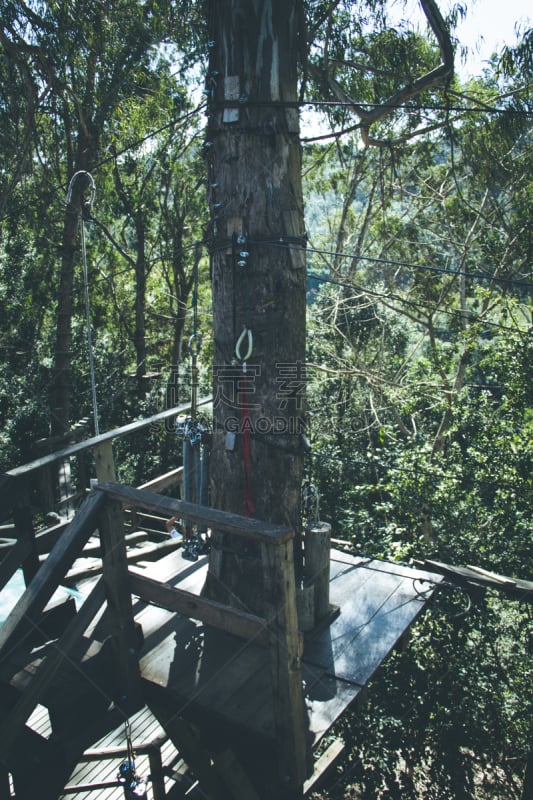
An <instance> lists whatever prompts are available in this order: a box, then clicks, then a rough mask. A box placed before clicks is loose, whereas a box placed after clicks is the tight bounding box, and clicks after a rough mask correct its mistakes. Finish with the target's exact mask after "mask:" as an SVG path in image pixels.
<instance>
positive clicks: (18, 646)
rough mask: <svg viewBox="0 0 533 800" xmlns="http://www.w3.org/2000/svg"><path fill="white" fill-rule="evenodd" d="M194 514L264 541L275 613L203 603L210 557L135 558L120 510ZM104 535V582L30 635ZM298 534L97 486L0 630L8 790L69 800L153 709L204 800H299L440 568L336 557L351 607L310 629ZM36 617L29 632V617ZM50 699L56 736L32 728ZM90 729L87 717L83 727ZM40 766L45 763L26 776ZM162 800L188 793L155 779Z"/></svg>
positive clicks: (337, 575) (334, 580) (334, 593)
mask: <svg viewBox="0 0 533 800" xmlns="http://www.w3.org/2000/svg"><path fill="white" fill-rule="evenodd" d="M125 508H127V509H130V510H131V509H143V510H144V511H152V512H156V511H157V512H158V513H160V514H163V515H164V516H168V517H170V516H177V517H180V518H185V519H189V520H190V521H191V522H193V523H197V524H200V523H201V524H204V525H206V526H208V527H209V528H210V529H212V530H217V531H220V532H223V533H224V532H225V533H231V534H233V535H236V536H243V537H246V538H247V539H253V540H255V541H256V542H258V544H259V547H260V551H261V553H262V558H263V571H264V574H265V575H266V576H267V578H268V579H267V581H266V586H267V589H268V590H267V591H266V596H265V613H264V616H263V617H258V616H257V615H255V614H248V613H244V612H242V611H238V610H236V609H234V608H230V607H227V606H224V605H222V604H220V603H216V602H214V601H212V600H209V599H208V598H206V597H203V596H202V594H201V593H202V588H203V586H204V582H205V577H206V574H207V569H208V558H207V557H206V558H204V559H201V560H199V561H197V562H196V563H194V564H191V563H190V562H188V561H185V560H184V559H183V558H182V555H181V552H180V551H179V550H176V551H173V552H171V553H169V554H168V555H166V556H165V557H163V558H162V559H161V560H160V561H158V562H157V563H156V564H146V563H143V562H141V563H139V564H135V565H128V562H127V559H126V547H125V541H124V527H123V511H124V509H125ZM96 528H97V529H98V531H99V535H100V540H101V545H102V550H103V575H102V578H101V579H100V580H99V581H98V582H97V583H96V584H95V585H94V587H93V589H92V591H91V593H90V594H89V596H88V597H87V598H86V599H85V601H84V602H83V604H82V605H80V606H79V608H78V609H75V610H74V611H73V612H72V613H71V614H70V616H69V618H68V619H66V620H65V625H64V629H63V632H62V633H61V635H60V636H59V638H57V639H53V640H50V639H47V637H43V639H46V641H44V640H43V641H42V642H40V643H39V642H38V643H37V644H36V643H35V642H32V643H31V644H30V640H29V638H28V637H29V631H30V630H31V629H35V628H39V627H40V626H41V624H42V616H41V615H42V612H43V611H44V609H45V607H46V606H47V604H48V602H49V599H50V597H51V596H52V595H53V593H54V591H55V590H56V589H57V587H58V585H60V584H61V583H62V581H63V580H64V576H65V575H66V574H67V572H68V570H69V569H70V567H71V565H72V563H73V561H74V559H75V558H76V557H77V555H78V554H79V552H80V550H81V548H83V546H84V544H85V543H86V541H87V539H88V537H89V536H90V535H91V534H92V532H93V531H94V530H95V529H96ZM292 536H293V534H292V532H291V531H289V530H288V529H284V528H281V527H279V526H274V525H269V524H267V523H262V522H260V521H258V520H251V519H245V518H243V517H239V516H237V515H233V514H226V513H223V512H219V511H216V510H214V509H208V508H205V507H202V506H194V505H192V504H189V503H185V502H182V501H179V500H174V499H171V498H164V497H161V496H159V495H157V494H153V493H152V492H148V491H145V490H136V489H131V488H129V487H124V486H120V485H118V484H113V483H101V484H99V485H98V487H97V488H94V489H93V490H92V491H91V492H90V494H89V495H88V497H87V499H86V501H85V502H84V504H83V506H82V507H81V509H80V510H79V512H78V513H77V514H76V516H75V517H74V519H73V520H72V522H71V523H70V524H69V526H68V527H67V528H66V529H65V531H64V533H63V535H62V536H61V538H60V539H59V540H58V542H57V544H56V545H55V546H54V548H53V549H52V551H51V552H50V555H49V556H48V558H47V559H46V561H45V562H44V563H43V565H42V566H41V567H40V569H39V570H38V571H37V573H36V574H35V577H34V578H33V580H32V581H31V583H30V584H29V586H28V588H27V589H26V591H25V592H24V594H23V595H22V597H21V598H20V600H19V601H18V603H17V604H16V606H15V607H14V608H13V610H12V612H11V614H10V615H9V616H8V618H7V619H6V621H5V623H4V625H3V626H2V628H1V629H0V681H1V691H0V703H1V705H2V710H3V715H2V722H1V725H0V737H1V741H2V743H3V748H2V754H1V761H2V765H3V780H4V789H5V791H4V794H5V796H7V797H9V796H10V794H7V793H6V792H7V790H8V789H9V786H8V783H7V776H8V774H10V775H11V776H12V783H13V784H14V787H15V792H16V796H17V797H18V798H19V800H26V798H29V797H30V796H32V797H34V796H36V792H38V796H39V797H41V798H45V797H46V798H50V799H51V800H52V798H57V797H59V796H60V795H61V792H62V790H63V788H64V786H65V784H66V783H67V782H68V779H69V776H70V775H71V773H72V770H73V768H74V766H75V764H76V763H77V762H78V760H79V758H80V755H81V754H82V753H83V751H84V750H86V748H87V747H89V746H90V745H92V744H93V743H94V742H96V741H97V740H98V739H99V738H100V737H101V736H102V735H103V734H104V732H105V731H106V730H111V729H112V728H115V727H116V726H117V725H119V724H120V722H121V721H122V720H123V718H124V716H125V715H126V716H129V715H131V714H134V713H135V712H138V711H139V709H141V708H142V707H144V706H145V705H146V706H148V708H149V709H150V711H151V712H152V714H153V715H154V716H155V718H156V719H157V720H158V722H159V724H160V725H161V726H162V728H163V730H164V731H165V734H166V735H167V736H168V738H169V739H170V740H171V742H172V743H173V745H174V746H175V748H176V750H177V751H178V752H179V754H180V756H181V758H182V759H183V761H184V762H185V763H186V765H187V767H188V768H189V770H190V771H191V772H192V774H193V775H194V776H195V778H196V779H197V780H198V781H199V784H200V787H201V791H202V793H203V795H204V796H206V797H209V798H212V800H237V798H238V800H271V799H272V800H274V798H275V799H276V800H280V799H281V798H291V800H292V798H297V797H302V796H303V794H304V793H305V792H306V791H309V790H310V788H311V786H312V782H313V780H314V776H316V774H318V772H319V771H320V769H318V770H317V771H316V773H315V765H314V763H313V753H314V751H315V750H316V748H317V745H318V744H319V743H320V741H321V740H322V739H323V737H324V735H325V734H326V732H327V731H328V730H329V729H330V728H331V726H332V725H333V723H334V722H335V721H336V720H337V719H338V718H339V717H340V716H341V715H342V714H343V713H344V712H345V711H346V709H347V708H348V707H349V706H350V705H351V704H352V703H353V701H354V700H355V699H356V698H357V697H358V695H359V694H360V692H361V691H362V689H363V687H364V686H365V685H366V683H367V682H368V681H369V679H370V678H371V677H372V675H373V674H374V672H375V670H376V669H377V668H378V666H379V664H380V663H381V662H382V661H383V659H384V658H385V657H386V656H387V654H388V653H389V652H390V650H391V649H392V648H393V647H394V646H395V645H396V644H397V643H398V641H399V640H400V639H401V638H402V636H403V635H404V633H405V631H406V630H407V629H408V627H409V626H410V625H411V623H412V622H413V621H414V620H415V618H416V617H417V616H418V614H419V613H420V612H421V611H422V609H423V608H424V605H425V603H426V602H427V600H428V599H429V598H430V596H431V594H432V592H433V590H434V588H435V585H436V583H438V582H439V580H441V578H440V577H438V576H435V575H433V574H431V573H429V572H425V571H422V570H415V569H410V568H408V567H404V566H399V565H396V564H387V563H384V562H382V561H375V560H371V559H365V558H360V557H356V556H351V555H347V554H345V553H342V552H338V551H333V552H332V554H331V560H330V582H329V590H330V601H331V603H332V605H333V606H335V607H338V610H339V613H337V614H336V615H334V616H333V618H330V619H328V620H326V621H325V622H324V623H323V624H321V625H318V626H317V627H316V628H315V629H314V630H312V631H310V632H308V633H306V634H305V635H303V634H301V633H300V632H299V629H298V620H297V611H296V589H295V585H294V565H293V555H292ZM28 621H30V623H31V624H30V626H29V625H28ZM38 704H42V705H43V706H46V707H48V709H49V715H50V723H51V733H50V734H49V735H43V734H42V733H41V734H40V733H37V732H36V731H35V730H32V728H31V727H30V726H29V725H28V724H27V721H28V718H29V717H30V715H31V714H32V712H33V711H34V709H35V708H36V706H37V705H38ZM80 722H81V723H82V724H80ZM28 759H31V763H32V764H33V765H34V772H33V773H32V772H31V771H29V770H28V769H27V764H28ZM149 791H153V796H154V798H155V800H160V798H162V797H167V796H168V797H175V798H177V797H184V796H185V791H186V790H185V789H184V788H183V786H182V785H181V784H180V783H179V781H178V780H177V779H176V781H175V782H174V783H173V785H172V787H171V788H170V789H168V792H167V789H165V786H164V782H161V781H159V783H158V784H157V786H156V783H155V782H154V784H153V786H152V787H151V789H150V790H149Z"/></svg>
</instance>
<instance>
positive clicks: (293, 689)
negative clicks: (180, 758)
mask: <svg viewBox="0 0 533 800" xmlns="http://www.w3.org/2000/svg"><path fill="white" fill-rule="evenodd" d="M261 552H262V561H263V574H264V581H265V617H266V619H267V623H268V629H269V632H270V659H271V675H272V693H273V698H272V703H273V709H274V721H275V726H276V740H277V746H278V769H279V780H280V794H279V796H280V797H283V796H290V797H297V796H299V792H300V791H301V787H302V786H303V782H304V780H305V779H306V777H307V776H308V767H307V746H306V737H305V731H306V725H305V708H304V699H303V688H302V673H301V667H300V646H299V636H298V619H297V613H296V586H295V577H294V554H293V540H289V541H285V542H283V543H280V544H274V545H271V544H262V545H261Z"/></svg>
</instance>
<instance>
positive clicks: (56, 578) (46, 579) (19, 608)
mask: <svg viewBox="0 0 533 800" xmlns="http://www.w3.org/2000/svg"><path fill="white" fill-rule="evenodd" d="M104 505H105V496H104V495H103V494H102V493H101V492H91V493H90V494H89V495H88V496H87V499H86V500H85V502H84V503H83V505H82V506H81V508H80V510H79V511H78V513H77V514H76V516H75V517H74V519H73V520H72V522H71V523H70V525H69V526H68V528H67V529H66V530H65V533H64V534H63V536H62V537H61V539H60V540H59V541H58V542H57V544H56V545H55V547H54V548H53V549H52V550H51V552H50V555H49V556H48V558H47V559H46V561H45V563H44V564H43V565H42V566H41V567H40V569H39V571H38V572H37V574H36V575H35V577H34V578H33V580H32V582H31V586H30V587H29V588H28V589H26V591H25V592H24V594H23V595H22V596H21V597H20V599H19V601H18V603H17V604H16V605H15V607H14V608H13V610H12V611H11V613H10V614H9V616H8V617H7V619H6V620H5V622H4V624H3V625H2V627H1V628H0V651H1V650H2V648H4V647H6V645H7V643H8V642H9V640H10V639H11V637H12V635H13V634H14V633H15V631H16V630H17V628H18V627H19V625H20V624H21V623H22V622H23V621H24V620H27V619H28V618H29V619H35V618H36V615H37V614H39V613H40V612H41V611H42V610H43V608H44V607H45V606H46V604H47V603H48V601H49V600H50V598H51V597H52V595H53V593H54V592H55V590H56V589H57V587H58V586H59V584H60V583H61V581H62V579H63V576H64V575H65V572H66V571H67V569H68V567H69V566H70V565H71V564H72V562H73V561H74V559H75V558H77V556H78V555H79V554H80V552H81V550H82V548H83V546H84V544H85V543H86V542H87V540H88V538H89V536H90V535H91V533H92V532H93V531H94V529H95V527H96V513H97V511H98V510H99V509H100V508H102V507H103V506H104Z"/></svg>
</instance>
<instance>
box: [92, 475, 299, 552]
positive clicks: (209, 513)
mask: <svg viewBox="0 0 533 800" xmlns="http://www.w3.org/2000/svg"><path fill="white" fill-rule="evenodd" d="M98 489H99V490H101V491H104V492H106V494H108V495H109V496H110V497H112V498H113V499H114V500H117V501H119V502H121V503H122V504H123V505H126V506H128V507H134V508H135V507H137V508H140V507H142V508H145V509H148V510H149V511H155V512H159V513H161V515H162V516H164V517H167V518H168V517H172V516H174V517H183V518H184V519H188V520H190V521H191V522H196V523H200V524H203V525H206V526H207V527H210V528H213V529H215V530H217V531H222V532H224V533H235V534H237V535H239V536H244V537H247V538H250V539H254V540H256V541H260V542H271V543H278V544H283V543H284V542H287V541H289V540H290V539H292V538H293V536H294V532H293V531H292V530H291V529H290V528H286V527H283V526H281V525H273V524H272V523H268V522H261V520H257V519H252V518H251V517H243V516H240V515H239V514H231V513H229V512H227V511H219V510H218V509H215V508H208V507H207V506H200V505H197V504H196V503H187V502H185V501H183V500H176V499H174V498H171V497H161V496H160V495H158V494H155V493H154V492H147V491H146V490H144V489H134V488H133V487H131V486H122V485H120V484H117V483H99V485H98Z"/></svg>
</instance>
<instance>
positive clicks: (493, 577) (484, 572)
mask: <svg viewBox="0 0 533 800" xmlns="http://www.w3.org/2000/svg"><path fill="white" fill-rule="evenodd" d="M467 569H470V570H472V572H476V573H477V574H478V575H481V576H482V577H483V578H487V579H488V580H489V581H494V582H495V583H503V584H506V585H507V586H516V581H515V580H513V579H512V578H506V577H505V575H497V574H496V573H495V572H490V571H489V570H488V569H483V568H482V567H473V566H472V565H471V564H468V565H467Z"/></svg>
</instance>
